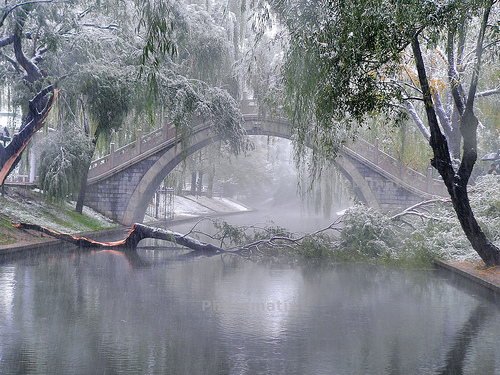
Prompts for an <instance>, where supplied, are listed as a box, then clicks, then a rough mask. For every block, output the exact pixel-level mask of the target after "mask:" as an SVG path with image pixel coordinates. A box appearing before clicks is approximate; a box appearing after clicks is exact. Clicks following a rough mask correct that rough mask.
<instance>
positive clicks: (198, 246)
mask: <svg viewBox="0 0 500 375" xmlns="http://www.w3.org/2000/svg"><path fill="white" fill-rule="evenodd" d="M197 224H198V223H197ZM197 224H196V225H197ZM340 224H341V219H337V220H336V221H335V222H333V223H332V224H330V225H329V226H327V227H325V228H323V229H320V230H317V231H315V232H313V233H310V234H305V235H303V236H301V237H298V238H292V237H291V236H284V235H274V236H270V237H269V238H265V239H259V240H256V241H253V242H250V243H248V244H245V245H242V246H236V247H233V248H231V249H228V250H226V249H224V248H222V247H219V246H215V245H212V244H210V243H206V242H202V241H199V240H197V239H195V238H193V237H190V236H188V235H185V234H180V233H177V232H174V231H171V230H168V229H165V228H158V227H152V226H148V225H144V224H139V223H136V224H134V225H133V226H132V228H131V230H130V231H129V233H128V235H127V236H126V238H124V239H123V240H120V241H113V242H100V241H95V240H92V239H89V238H86V237H78V236H75V235H72V234H68V233H61V232H57V231H54V230H52V229H49V228H46V227H43V226H41V225H38V224H31V223H24V222H20V223H13V224H12V225H13V226H14V227H16V228H19V229H25V230H35V231H38V232H41V233H44V234H46V235H48V236H51V237H53V238H56V239H59V240H61V241H65V242H68V243H71V244H73V245H75V246H78V247H80V248H87V249H90V248H93V249H98V248H103V249H109V248H113V249H117V250H135V249H136V247H137V245H138V244H139V242H140V241H142V240H143V239H146V238H151V239H157V240H164V241H169V242H172V243H174V244H176V245H180V246H184V247H186V248H189V249H191V250H193V251H197V252H207V253H212V254H217V253H221V254H238V255H249V254H251V253H252V251H253V250H256V251H258V252H260V249H259V247H262V246H268V247H276V246H282V247H287V246H290V245H299V244H300V243H301V242H302V241H303V240H304V239H305V238H307V237H308V236H314V235H319V234H321V233H324V232H326V231H329V230H335V231H338V232H340V230H341V229H340ZM196 225H195V226H196ZM192 232H193V230H190V231H189V232H188V233H192ZM198 233H200V234H204V235H207V236H209V235H208V234H206V233H204V232H198ZM209 237H210V238H212V239H216V238H214V237H213V236H209ZM222 237H224V235H222ZM221 246H223V243H222V242H221Z"/></svg>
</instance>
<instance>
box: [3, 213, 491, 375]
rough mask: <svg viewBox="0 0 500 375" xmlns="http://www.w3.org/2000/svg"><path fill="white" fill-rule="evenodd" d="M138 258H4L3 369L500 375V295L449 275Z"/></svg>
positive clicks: (168, 254)
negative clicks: (499, 301) (497, 298)
mask: <svg viewBox="0 0 500 375" xmlns="http://www.w3.org/2000/svg"><path fill="white" fill-rule="evenodd" d="M274 215H277V216H279V217H282V215H281V214H280V213H279V212H278V211H275V212H274ZM293 217H294V215H291V214H290V215H288V217H287V222H288V220H291V221H290V223H291V222H293V221H294V220H295V219H293ZM273 218H274V217H273V214H269V215H268V214H263V213H261V212H254V213H250V214H245V215H235V216H229V217H227V220H228V221H231V222H234V223H239V224H242V223H247V224H252V223H255V222H262V221H266V220H268V219H273ZM297 218H298V220H297V221H296V222H295V224H293V225H297V226H298V227H297V228H299V229H304V230H306V228H307V230H309V227H308V224H310V223H311V221H307V224H306V221H305V218H304V216H301V215H298V216H297ZM292 219H293V220H292ZM310 219H311V220H314V218H310ZM325 222H327V221H325ZM277 224H280V225H282V224H281V223H279V222H277ZM284 224H286V223H284ZM323 224H324V223H323V222H322V220H321V219H319V218H318V222H316V223H315V224H314V226H321V225H323ZM187 225H189V226H190V225H192V224H183V225H182V226H178V227H174V228H173V229H176V230H179V231H182V230H184V229H185V228H186V226H187ZM137 254H138V255H139V257H140V260H138V259H136V258H130V257H129V258H126V257H125V256H124V255H123V254H122V253H120V252H117V251H95V252H87V253H81V254H78V253H75V252H67V251H64V252H60V251H58V249H53V251H51V252H48V253H45V254H39V255H34V256H30V257H27V258H24V259H18V260H15V261H8V262H5V263H2V264H0V291H1V294H0V373H1V374H439V373H464V374H500V354H499V353H500V340H499V339H498V338H499V337H500V309H499V304H498V302H497V301H496V297H495V296H494V295H493V294H491V293H489V292H487V291H485V290H484V289H482V288H479V287H477V286H475V285H473V284H471V283H470V282H468V281H463V280H462V279H461V278H459V277H453V276H452V275H450V274H449V273H447V272H444V271H436V270H403V269H392V268H387V267H383V266H374V265H366V264H337V265H330V266H324V265H323V266H320V265H317V264H297V265H295V266H289V265H282V264H273V265H270V264H256V263H253V262H250V261H247V260H245V259H242V258H239V257H237V256H231V255H225V256H220V255H219V256H214V257H193V256H189V255H186V252H185V251H174V250H169V249H167V248H163V247H162V246H161V245H155V244H154V243H147V242H146V243H144V244H143V248H141V249H139V250H138V252H137Z"/></svg>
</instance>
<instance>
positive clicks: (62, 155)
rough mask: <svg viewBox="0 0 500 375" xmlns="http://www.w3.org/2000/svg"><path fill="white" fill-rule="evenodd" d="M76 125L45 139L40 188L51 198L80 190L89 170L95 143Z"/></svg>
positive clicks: (65, 195) (60, 197) (40, 171)
mask: <svg viewBox="0 0 500 375" xmlns="http://www.w3.org/2000/svg"><path fill="white" fill-rule="evenodd" d="M81 133H82V131H81V130H79V128H78V127H76V126H69V127H67V128H66V129H60V130H57V131H56V132H54V133H53V134H51V135H49V136H48V137H46V138H45V139H44V143H43V144H42V152H41V156H40V160H41V162H40V166H39V167H38V173H39V178H40V188H41V189H42V190H43V193H44V195H46V196H47V197H48V198H49V199H56V200H61V199H66V198H67V197H68V196H70V195H72V194H75V193H77V191H78V188H79V182H80V181H81V179H82V177H83V176H84V175H85V174H86V171H87V170H88V163H89V162H90V153H91V150H92V145H91V144H90V143H89V142H88V141H87V140H88V138H87V137H85V135H84V134H81Z"/></svg>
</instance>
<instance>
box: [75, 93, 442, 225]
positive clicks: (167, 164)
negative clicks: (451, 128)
mask: <svg viewBox="0 0 500 375" xmlns="http://www.w3.org/2000/svg"><path fill="white" fill-rule="evenodd" d="M242 111H243V113H244V115H243V118H244V126H245V129H246V131H247V133H248V134H249V135H267V136H275V137H281V138H286V139H290V137H291V135H292V128H291V125H290V123H289V121H287V120H284V119H281V118H273V117H269V116H267V117H263V116H260V115H259V114H258V108H257V107H256V106H251V105H248V103H246V102H245V103H242ZM218 140H220V137H219V136H218V135H217V134H215V133H214V132H213V131H212V123H211V122H210V121H203V119H201V118H199V119H196V120H195V121H194V123H193V131H192V135H191V136H190V138H189V140H188V141H187V147H186V148H182V147H180V146H179V142H180V139H178V138H177V137H176V132H175V127H174V126H173V125H172V124H165V126H163V127H162V128H161V129H158V130H155V131H153V132H151V133H149V134H145V135H144V134H142V131H141V130H138V131H137V139H136V141H134V142H132V143H130V144H128V145H126V146H124V147H121V148H119V149H115V146H114V144H111V147H110V149H111V152H110V154H109V155H106V156H104V157H103V158H100V159H98V160H95V161H93V162H92V164H91V169H90V171H89V180H88V185H89V188H88V192H87V195H86V202H85V203H86V205H88V206H90V207H92V208H94V209H95V210H97V211H99V212H101V213H103V214H105V215H107V216H108V217H111V218H112V219H114V220H117V221H118V222H120V223H122V224H125V225H130V224H132V223H134V222H142V221H143V219H144V215H145V213H146V210H147V207H148V204H149V202H150V201H151V199H152V198H153V196H154V194H155V192H156V190H157V189H158V187H159V186H160V184H161V183H162V181H163V180H164V179H165V177H166V176H167V175H168V173H170V172H171V171H172V170H173V169H174V168H175V167H176V166H177V165H178V164H179V163H181V162H182V161H183V160H184V159H185V158H186V157H187V156H189V155H191V154H192V153H194V152H196V151H198V150H199V149H201V148H203V147H205V146H207V145H209V144H211V143H213V142H216V141H218ZM334 163H335V164H336V165H337V166H338V167H339V169H340V170H341V171H342V173H343V174H344V175H345V176H346V177H347V179H348V180H349V181H350V182H351V183H352V185H353V187H354V191H355V193H356V195H357V197H358V198H359V199H360V200H361V201H362V202H364V203H366V204H368V205H369V206H371V207H375V208H379V209H387V210H391V209H396V208H397V209H400V208H405V207H409V206H411V205H413V204H416V203H418V202H420V201H422V200H424V199H429V198H431V197H435V196H437V197H445V196H447V192H446V188H445V186H444V184H443V182H442V181H440V180H437V179H434V178H432V168H431V167H429V169H428V171H427V174H426V175H424V174H422V173H419V172H417V171H415V170H412V169H410V168H408V167H407V166H405V165H404V164H402V163H400V162H399V161H398V160H396V159H394V158H392V157H391V156H389V155H388V154H386V153H384V152H383V151H381V150H379V148H378V142H377V141H376V142H375V144H370V143H368V142H367V141H365V140H363V139H358V140H357V141H356V142H355V143H353V144H350V145H348V146H345V147H343V149H342V150H341V152H340V153H339V155H338V157H337V158H336V159H335V160H334Z"/></svg>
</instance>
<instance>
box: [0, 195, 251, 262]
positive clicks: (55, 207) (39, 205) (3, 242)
mask: <svg viewBox="0 0 500 375" xmlns="http://www.w3.org/2000/svg"><path fill="white" fill-rule="evenodd" d="M5 190H6V191H5V195H0V252H3V253H6V252H13V251H20V250H22V249H23V248H26V249H30V248H34V247H36V246H38V245H40V244H47V243H50V242H52V241H54V240H53V239H52V238H50V237H48V236H46V235H44V234H41V233H36V232H32V231H26V230H21V229H17V228H15V227H14V226H12V222H19V221H23V222H29V223H33V224H38V225H41V226H44V227H47V228H49V229H52V230H55V231H58V232H64V233H70V234H78V235H80V236H88V237H91V238H93V239H103V238H107V239H109V238H110V237H114V238H113V239H120V238H122V237H124V236H125V235H126V232H127V230H128V229H129V228H124V227H123V226H121V225H120V224H118V223H116V222H114V221H112V220H110V219H108V218H106V217H105V216H103V215H101V214H99V213H97V212H95V211H93V210H91V209H89V208H88V207H84V212H83V215H80V214H77V213H75V212H74V208H75V203H74V202H59V203H54V202H48V201H46V200H45V199H44V197H43V196H42V195H41V194H40V193H39V192H38V191H36V190H30V189H25V188H22V187H11V186H7V187H6V189H5ZM248 210H249V208H248V207H246V206H244V205H242V204H240V203H238V202H235V201H232V200H230V199H227V198H207V197H178V196H175V197H174V220H176V221H177V220H187V219H192V218H195V217H199V216H208V215H216V214H228V213H231V212H244V211H248ZM145 221H146V222H148V223H152V222H155V221H157V220H156V219H154V218H151V217H146V218H145Z"/></svg>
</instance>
